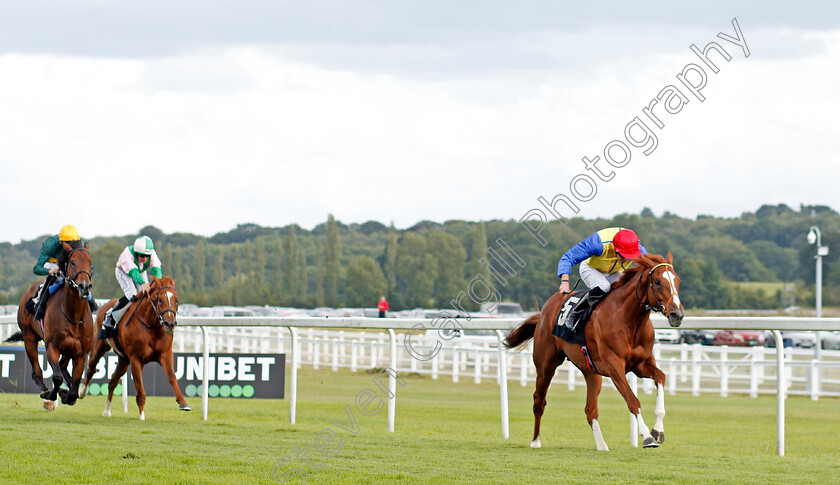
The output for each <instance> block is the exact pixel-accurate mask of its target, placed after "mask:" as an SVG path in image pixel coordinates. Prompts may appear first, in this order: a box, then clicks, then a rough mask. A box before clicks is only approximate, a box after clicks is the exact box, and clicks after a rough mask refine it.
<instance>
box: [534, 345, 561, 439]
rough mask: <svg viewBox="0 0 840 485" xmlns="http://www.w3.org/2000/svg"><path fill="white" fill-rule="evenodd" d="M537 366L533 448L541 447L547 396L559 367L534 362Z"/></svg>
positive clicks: (553, 364) (552, 364)
mask: <svg viewBox="0 0 840 485" xmlns="http://www.w3.org/2000/svg"><path fill="white" fill-rule="evenodd" d="M534 364H535V365H536V366H537V387H536V390H535V391H534V439H533V440H532V441H531V448H535V449H536V448H540V447H542V443H541V442H540V422H541V421H542V415H543V412H544V411H545V404H546V400H545V396H546V394H548V386H549V384H551V378H552V377H554V371H555V369H557V364H555V363H553V362H552V363H549V364H548V365H547V366H546V367H542V366H541V364H539V363H536V362H534Z"/></svg>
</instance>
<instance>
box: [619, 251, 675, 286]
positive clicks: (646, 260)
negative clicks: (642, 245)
mask: <svg viewBox="0 0 840 485" xmlns="http://www.w3.org/2000/svg"><path fill="white" fill-rule="evenodd" d="M667 262H668V260H666V259H665V258H664V257H663V256H660V255H659V254H643V255H641V256H640V257H639V259H635V260H633V266H631V267H629V268H628V269H627V270H626V271H624V274H623V275H621V278H620V279H619V280H618V281H616V282H615V283H613V284H612V288H613V289H616V288H619V287H621V286H624V285H625V284H627V283H628V282H629V281H630V280H631V279H633V277H634V276H636V273H639V272H640V271H644V270H647V269H650V268H653V267H654V266H656V265H657V264H661V263H667Z"/></svg>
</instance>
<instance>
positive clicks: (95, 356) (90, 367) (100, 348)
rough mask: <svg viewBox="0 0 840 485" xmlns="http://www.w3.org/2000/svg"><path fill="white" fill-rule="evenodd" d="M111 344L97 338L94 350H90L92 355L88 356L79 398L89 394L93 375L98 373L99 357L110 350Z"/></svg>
mask: <svg viewBox="0 0 840 485" xmlns="http://www.w3.org/2000/svg"><path fill="white" fill-rule="evenodd" d="M109 348H110V346H109V345H108V343H107V342H106V341H105V340H99V339H97V340H96V343H95V344H94V345H93V350H91V352H90V357H88V362H87V372H86V373H85V382H84V383H83V384H82V387H81V388H80V389H79V399H82V398H84V397H85V395H86V394H87V389H88V386H90V380H91V379H93V375H94V374H96V364H98V363H99V359H101V358H102V356H103V355H105V352H107V351H108V349H109Z"/></svg>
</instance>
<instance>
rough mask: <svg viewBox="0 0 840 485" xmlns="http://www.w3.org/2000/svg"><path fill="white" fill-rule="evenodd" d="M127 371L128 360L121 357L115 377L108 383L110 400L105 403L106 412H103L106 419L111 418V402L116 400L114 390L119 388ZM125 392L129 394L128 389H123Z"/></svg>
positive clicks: (115, 370)
mask: <svg viewBox="0 0 840 485" xmlns="http://www.w3.org/2000/svg"><path fill="white" fill-rule="evenodd" d="M127 370H128V359H126V358H125V357H120V361H119V362H118V363H117V368H116V369H114V375H112V376H111V380H110V381H108V399H107V400H106V401H105V410H104V411H102V415H103V416H105V417H106V418H110V417H111V401H112V400H113V399H114V390H115V389H116V388H117V385H118V384H119V383H120V379H121V378H122V376H123V375H125V371H127ZM123 392H128V389H123Z"/></svg>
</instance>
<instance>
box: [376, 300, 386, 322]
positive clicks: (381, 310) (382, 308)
mask: <svg viewBox="0 0 840 485" xmlns="http://www.w3.org/2000/svg"><path fill="white" fill-rule="evenodd" d="M377 308H379V318H385V312H387V311H388V301H387V300H386V299H385V297H384V296H383V297H382V298H380V299H379V305H377Z"/></svg>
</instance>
